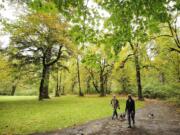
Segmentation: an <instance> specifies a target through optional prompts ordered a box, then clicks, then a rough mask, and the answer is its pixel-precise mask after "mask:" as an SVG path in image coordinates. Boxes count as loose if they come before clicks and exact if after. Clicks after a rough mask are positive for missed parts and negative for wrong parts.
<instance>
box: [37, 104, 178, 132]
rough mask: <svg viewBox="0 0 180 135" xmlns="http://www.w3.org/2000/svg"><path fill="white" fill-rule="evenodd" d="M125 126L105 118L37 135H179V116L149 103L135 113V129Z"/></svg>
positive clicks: (164, 106) (173, 111) (161, 105)
mask: <svg viewBox="0 0 180 135" xmlns="http://www.w3.org/2000/svg"><path fill="white" fill-rule="evenodd" d="M149 113H153V114H154V118H149V117H148V114H149ZM127 126H128V123H127V121H120V120H111V118H105V119H101V120H95V121H91V122H88V123H86V124H84V125H80V126H75V127H71V128H65V129H62V130H57V131H54V132H48V133H42V134H38V135H180V114H178V113H176V111H175V108H173V107H172V106H168V105H166V104H163V103H161V102H150V103H147V105H146V107H144V108H143V109H140V110H138V111H137V112H136V124H135V127H133V128H131V129H129V128H127ZM36 135H37V134H36Z"/></svg>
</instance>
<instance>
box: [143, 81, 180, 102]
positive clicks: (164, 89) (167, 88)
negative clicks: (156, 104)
mask: <svg viewBox="0 0 180 135" xmlns="http://www.w3.org/2000/svg"><path fill="white" fill-rule="evenodd" d="M179 89H180V85H179V84H164V85H163V84H159V83H148V84H146V85H145V86H144V88H143V95H144V97H146V98H161V99H165V98H171V97H174V98H179V97H180V91H179Z"/></svg>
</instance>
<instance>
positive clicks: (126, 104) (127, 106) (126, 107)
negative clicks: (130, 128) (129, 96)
mask: <svg viewBox="0 0 180 135" xmlns="http://www.w3.org/2000/svg"><path fill="white" fill-rule="evenodd" d="M127 109H128V102H127V101H126V108H125V113H126V111H127Z"/></svg>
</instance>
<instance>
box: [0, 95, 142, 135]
mask: <svg viewBox="0 0 180 135" xmlns="http://www.w3.org/2000/svg"><path fill="white" fill-rule="evenodd" d="M110 100H111V97H104V98H100V97H96V96H89V97H88V96H87V97H83V98H80V97H77V96H62V97H60V98H53V99H51V100H47V101H43V102H39V101H37V98H36V97H31V96H24V97H23V96H21V97H18V96H15V97H8V96H1V97H0V106H1V109H0V116H1V119H0V123H1V124H0V134H30V133H37V132H46V131H51V130H56V129H59V128H65V127H69V126H73V125H77V124H81V123H84V122H87V121H90V120H94V119H100V118H104V117H107V116H110V115H111V114H112V108H111V106H110V105H109V104H110ZM120 106H121V110H120V111H121V112H124V109H125V99H122V98H120ZM142 106H143V103H142V102H139V101H137V102H136V109H138V108H140V107H142ZM9 118H11V119H9ZM35 123H36V126H34V124H35Z"/></svg>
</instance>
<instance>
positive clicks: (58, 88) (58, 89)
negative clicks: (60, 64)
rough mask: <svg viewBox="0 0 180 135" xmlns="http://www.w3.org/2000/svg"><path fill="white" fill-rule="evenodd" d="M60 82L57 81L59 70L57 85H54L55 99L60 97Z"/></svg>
mask: <svg viewBox="0 0 180 135" xmlns="http://www.w3.org/2000/svg"><path fill="white" fill-rule="evenodd" d="M59 81H61V80H59V70H57V80H56V82H57V84H56V92H55V97H59V96H60V84H59V83H60V82H59Z"/></svg>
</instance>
